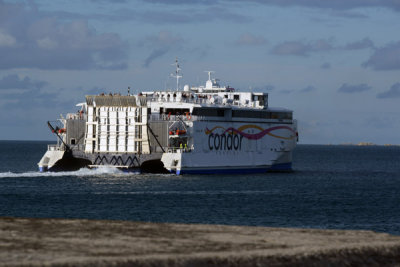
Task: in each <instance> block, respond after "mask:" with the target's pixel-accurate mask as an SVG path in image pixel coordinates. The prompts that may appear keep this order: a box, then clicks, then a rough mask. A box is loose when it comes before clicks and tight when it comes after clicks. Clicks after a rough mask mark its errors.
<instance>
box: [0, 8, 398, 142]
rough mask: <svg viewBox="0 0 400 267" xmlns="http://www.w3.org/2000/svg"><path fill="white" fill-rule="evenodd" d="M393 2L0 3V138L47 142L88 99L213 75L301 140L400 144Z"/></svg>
mask: <svg viewBox="0 0 400 267" xmlns="http://www.w3.org/2000/svg"><path fill="white" fill-rule="evenodd" d="M399 32H400V1H398V0H335V1H326V0H229V1H228V0H197V1H194V0H79V1H78V0H68V1H66V0H60V1H53V0H29V1H28V0H27V1H18V0H14V1H9V0H0V122H1V124H0V140H53V139H54V138H53V137H52V136H51V133H50V132H49V130H48V128H47V126H46V121H47V120H55V119H57V118H59V116H60V114H65V113H67V112H75V111H76V110H77V107H76V106H75V105H76V104H77V103H80V102H83V101H84V96H85V95H86V94H97V93H101V92H120V93H123V94H125V93H126V92H127V87H128V86H130V87H131V88H133V90H134V91H135V92H138V91H140V90H152V89H165V88H169V87H172V86H173V85H174V81H173V80H172V79H170V78H169V74H170V73H171V71H172V70H173V69H172V66H171V63H173V62H174V60H175V57H178V58H179V60H180V62H181V66H182V69H183V75H184V77H183V83H185V84H190V85H199V84H200V83H203V82H204V81H205V80H206V78H207V75H206V73H204V71H205V70H213V71H215V72H216V76H218V78H220V79H221V81H223V84H225V85H230V86H232V87H235V88H237V89H240V90H249V89H251V90H253V91H263V92H268V93H269V94H270V97H269V99H270V106H276V107H279V106H280V107H287V108H290V109H293V110H294V112H295V117H296V118H297V119H298V121H299V128H300V140H301V143H303V144H340V143H350V142H352V143H358V142H374V143H377V144H386V143H392V144H400V141H399V136H400V105H399V104H400V35H399Z"/></svg>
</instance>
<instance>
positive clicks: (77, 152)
mask: <svg viewBox="0 0 400 267" xmlns="http://www.w3.org/2000/svg"><path fill="white" fill-rule="evenodd" d="M174 65H175V67H176V70H175V71H174V74H173V75H172V76H173V77H175V78H176V89H174V90H155V91H151V92H148V91H146V92H140V93H138V94H131V93H130V89H129V88H128V94H127V95H120V94H111V93H110V94H104V93H102V94H99V95H87V96H86V101H85V102H84V103H80V104H78V105H77V106H78V107H79V110H78V111H77V112H75V113H70V114H67V115H66V116H65V117H64V116H61V118H60V119H59V120H57V121H55V122H50V121H49V122H47V124H48V126H49V128H50V130H51V131H52V132H53V133H54V134H55V135H56V136H57V140H58V141H57V144H51V145H48V149H47V151H46V153H45V154H44V156H43V157H42V159H41V160H40V162H39V163H38V166H39V171H41V172H45V171H73V170H78V169H80V168H102V167H112V168H118V169H121V170H124V171H137V172H150V173H163V172H166V173H175V174H178V175H179V174H219V173H221V174H231V173H261V172H269V171H290V170H292V153H293V150H294V148H295V147H296V143H297V141H298V130H297V121H296V120H295V119H294V118H293V111H292V110H289V109H285V108H272V107H269V105H268V93H256V92H244V91H239V90H235V89H234V88H232V87H230V86H220V81H219V80H218V79H214V78H212V74H213V72H212V71H208V72H207V73H208V80H207V81H206V84H205V86H189V85H184V87H183V90H181V89H180V86H179V80H180V78H182V74H181V68H180V66H179V63H178V60H176V61H175V64H174Z"/></svg>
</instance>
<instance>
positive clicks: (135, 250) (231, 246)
mask: <svg viewBox="0 0 400 267" xmlns="http://www.w3.org/2000/svg"><path fill="white" fill-rule="evenodd" d="M293 265H297V266H327V265H328V266H360V265H363V266H365V265H367V266H400V236H393V235H389V234H385V233H376V232H372V231H347V230H317V229H294V228H269V227H247V226H225V225H199V224H169V223H168V224H166V223H145V222H130V221H110V220H85V219H32V218H10V217H0V266H293Z"/></svg>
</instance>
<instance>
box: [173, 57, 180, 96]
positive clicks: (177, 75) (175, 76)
mask: <svg viewBox="0 0 400 267" xmlns="http://www.w3.org/2000/svg"><path fill="white" fill-rule="evenodd" d="M172 66H175V67H176V70H175V73H171V77H174V78H176V91H179V79H180V78H182V77H183V76H182V75H181V74H180V71H181V70H182V69H181V68H180V67H179V63H178V57H176V58H175V63H174V64H172Z"/></svg>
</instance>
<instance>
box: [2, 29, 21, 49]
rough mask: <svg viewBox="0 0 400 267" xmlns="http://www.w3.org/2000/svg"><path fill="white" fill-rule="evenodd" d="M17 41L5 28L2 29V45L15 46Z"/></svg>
mask: <svg viewBox="0 0 400 267" xmlns="http://www.w3.org/2000/svg"><path fill="white" fill-rule="evenodd" d="M16 43H17V41H16V40H15V38H14V37H13V36H11V35H10V34H8V33H7V32H6V31H5V30H3V29H0V46H10V47H11V46H14V45H16Z"/></svg>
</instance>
